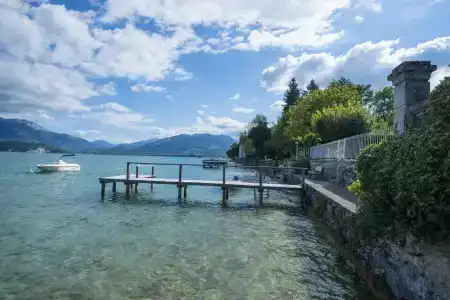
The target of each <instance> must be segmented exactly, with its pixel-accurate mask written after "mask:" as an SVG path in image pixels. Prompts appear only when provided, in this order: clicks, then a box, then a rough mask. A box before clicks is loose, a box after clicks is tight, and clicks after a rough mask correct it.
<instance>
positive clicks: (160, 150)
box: [0, 118, 235, 156]
mask: <svg viewBox="0 0 450 300" xmlns="http://www.w3.org/2000/svg"><path fill="white" fill-rule="evenodd" d="M0 141H18V142H33V143H43V144H45V145H49V146H52V147H57V148H62V149H64V150H67V151H71V152H77V153H80V152H83V153H93V154H128V155H197V156H224V155H225V152H226V150H227V149H228V148H229V147H230V145H231V144H233V143H234V142H235V140H234V139H233V138H232V137H230V136H227V135H212V134H193V135H187V134H181V135H176V136H172V137H168V138H163V139H149V140H143V141H138V142H134V143H128V144H126V143H124V144H117V145H115V144H111V143H109V142H107V141H103V140H97V141H88V140H85V139H83V138H80V137H75V136H71V135H69V134H64V133H56V132H53V131H49V130H47V129H45V128H43V127H42V126H40V125H38V124H36V123H34V122H31V121H28V120H23V119H3V118H0Z"/></svg>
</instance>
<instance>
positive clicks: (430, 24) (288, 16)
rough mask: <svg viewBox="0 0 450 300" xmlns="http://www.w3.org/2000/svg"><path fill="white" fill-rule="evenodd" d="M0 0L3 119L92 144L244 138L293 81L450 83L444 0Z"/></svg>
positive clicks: (272, 111) (449, 6) (448, 6)
mask: <svg viewBox="0 0 450 300" xmlns="http://www.w3.org/2000/svg"><path fill="white" fill-rule="evenodd" d="M278 4H280V2H279V1H272V0H227V1H223V0H161V1H155V0H127V1H123V0H107V1H97V0H78V1H69V0H65V1H63V0H57V1H56V0H55V1H38V0H33V1H25V2H24V1H21V0H0V20H2V21H1V22H2V26H1V27H0V67H1V69H2V70H8V71H7V72H3V71H2V74H0V116H1V117H6V118H13V117H14V118H26V119H29V120H32V121H36V122H38V123H39V124H41V125H42V126H44V127H46V128H48V129H50V130H54V131H58V132H65V133H69V134H73V135H77V136H81V137H84V138H86V139H89V140H95V139H105V140H108V141H111V142H115V143H118V142H131V141H137V140H142V139H148V138H153V137H165V136H171V135H175V134H180V133H203V132H205V133H214V134H222V133H223V134H230V135H237V134H238V133H239V132H240V131H241V130H243V129H244V126H245V124H246V123H247V122H248V121H250V120H251V119H252V118H253V117H254V115H255V114H257V113H263V114H266V115H267V116H268V117H269V119H270V120H275V119H276V117H277V116H278V115H279V114H280V109H281V105H282V102H281V99H282V93H283V91H284V89H285V86H286V83H287V81H288V80H289V79H290V78H291V77H292V76H295V77H296V78H297V80H298V82H299V83H300V85H302V86H303V85H305V84H307V83H308V81H309V80H310V79H311V78H314V79H315V80H316V81H317V82H318V83H319V85H321V86H325V85H326V84H327V83H328V82H329V81H330V80H331V79H332V78H337V77H340V76H346V77H349V78H350V79H351V80H352V81H354V82H357V83H365V84H372V85H373V86H374V88H381V87H383V86H386V85H389V84H390V83H389V82H387V80H386V77H387V75H388V74H389V72H390V70H391V69H392V68H393V67H395V66H396V65H398V64H399V63H400V62H401V61H403V60H431V61H432V62H433V63H434V64H437V65H438V67H439V69H438V71H436V72H435V73H434V75H433V77H432V80H431V81H432V85H433V86H434V85H435V84H436V83H437V82H438V81H439V80H440V79H441V78H443V77H444V76H448V75H450V68H449V67H448V64H449V63H450V28H449V27H448V26H447V23H448V22H447V21H448V12H449V11H450V1H449V0H440V1H439V0H434V1H433V0H428V1H426V0H390V1H385V0H291V1H287V2H283V4H282V5H278Z"/></svg>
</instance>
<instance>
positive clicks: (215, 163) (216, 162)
mask: <svg viewBox="0 0 450 300" xmlns="http://www.w3.org/2000/svg"><path fill="white" fill-rule="evenodd" d="M202 165H203V168H207V167H209V168H219V167H220V166H227V165H228V161H227V160H225V159H223V158H221V157H219V158H208V159H204V160H202Z"/></svg>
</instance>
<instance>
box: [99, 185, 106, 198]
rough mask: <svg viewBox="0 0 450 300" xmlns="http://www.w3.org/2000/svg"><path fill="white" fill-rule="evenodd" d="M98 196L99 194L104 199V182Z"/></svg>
mask: <svg viewBox="0 0 450 300" xmlns="http://www.w3.org/2000/svg"><path fill="white" fill-rule="evenodd" d="M100 194H101V196H102V198H103V197H105V183H104V182H102V190H101V193H100Z"/></svg>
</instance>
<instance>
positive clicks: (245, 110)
mask: <svg viewBox="0 0 450 300" xmlns="http://www.w3.org/2000/svg"><path fill="white" fill-rule="evenodd" d="M254 111H255V109H254V108H245V107H240V106H236V107H235V108H233V112H235V113H244V114H251V113H253V112H254Z"/></svg>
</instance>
